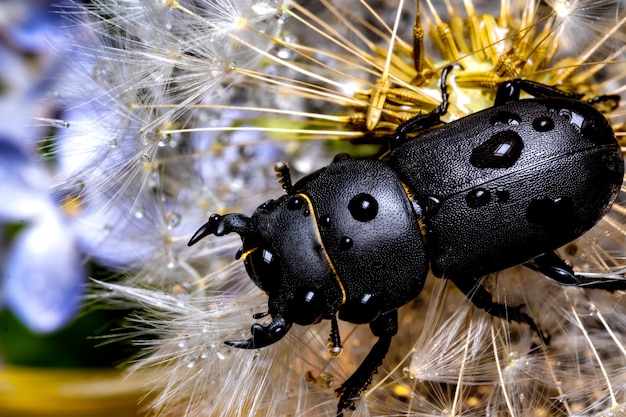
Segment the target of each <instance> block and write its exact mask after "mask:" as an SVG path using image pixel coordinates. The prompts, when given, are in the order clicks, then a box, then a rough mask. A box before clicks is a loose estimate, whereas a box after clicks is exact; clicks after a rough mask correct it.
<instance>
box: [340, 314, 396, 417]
mask: <svg viewBox="0 0 626 417" xmlns="http://www.w3.org/2000/svg"><path fill="white" fill-rule="evenodd" d="M370 329H371V330H372V333H373V334H374V336H378V341H376V343H375V344H374V346H373V347H372V349H371V350H370V352H369V353H368V354H367V356H366V357H365V359H364V360H363V362H361V365H359V367H358V368H357V370H356V371H354V373H353V374H352V375H351V376H350V378H348V379H347V380H346V381H345V382H344V383H343V384H341V386H340V387H339V388H337V389H336V390H335V392H336V393H337V395H338V396H340V397H339V404H338V405H337V417H341V416H343V410H354V408H355V405H354V402H355V400H356V398H358V397H359V394H361V392H362V391H363V390H364V389H365V388H366V387H367V386H368V385H369V383H370V382H371V381H372V376H373V375H374V374H375V373H377V371H378V367H379V366H380V365H382V363H383V359H384V358H385V356H386V355H387V352H388V351H389V346H391V339H392V338H393V336H394V335H395V334H396V333H397V332H398V312H397V310H393V311H390V312H389V313H386V314H382V315H381V316H379V317H378V318H377V319H376V320H374V321H373V322H371V323H370Z"/></svg>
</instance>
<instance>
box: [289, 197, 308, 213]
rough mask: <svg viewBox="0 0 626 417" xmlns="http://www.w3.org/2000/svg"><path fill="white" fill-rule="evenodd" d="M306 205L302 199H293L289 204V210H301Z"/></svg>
mask: <svg viewBox="0 0 626 417" xmlns="http://www.w3.org/2000/svg"><path fill="white" fill-rule="evenodd" d="M303 205H304V199H303V198H302V197H293V198H291V199H290V200H289V202H288V203H287V208H288V209H289V210H299V209H300V208H301V207H302V206H303Z"/></svg>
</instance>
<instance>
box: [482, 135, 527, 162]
mask: <svg viewBox="0 0 626 417" xmlns="http://www.w3.org/2000/svg"><path fill="white" fill-rule="evenodd" d="M522 149H524V141H523V140H522V138H521V137H520V135H519V134H518V133H517V132H514V131H512V130H503V131H500V132H497V133H495V134H494V135H493V136H491V137H490V138H489V139H487V140H486V141H485V142H483V143H481V144H480V145H478V146H477V147H476V148H474V149H472V154H471V156H470V164H472V165H473V166H475V167H476V168H510V167H512V166H513V165H514V164H515V162H517V160H518V159H519V157H520V156H521V154H522Z"/></svg>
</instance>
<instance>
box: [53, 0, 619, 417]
mask: <svg viewBox="0 0 626 417" xmlns="http://www.w3.org/2000/svg"><path fill="white" fill-rule="evenodd" d="M452 3H453V4H451V5H450V7H449V10H446V11H442V10H440V8H438V7H433V8H430V7H426V6H427V3H426V2H422V4H421V11H420V13H421V16H422V25H423V26H424V27H423V29H425V31H424V33H426V34H427V35H426V39H425V40H424V45H422V48H423V49H424V56H425V58H424V59H423V60H422V61H421V62H420V64H421V65H422V67H421V68H417V67H416V66H415V65H414V64H413V57H412V52H413V50H414V48H416V47H415V46H414V45H413V43H412V41H413V40H412V39H411V36H412V35H411V29H412V27H411V26H412V25H413V21H414V17H415V10H414V9H411V8H414V5H411V6H408V7H409V8H408V9H407V11H408V13H405V15H406V16H408V18H409V19H408V20H406V21H403V22H405V23H406V22H409V23H407V24H406V25H404V24H403V25H402V26H403V27H401V28H400V29H401V30H400V31H399V32H398V33H397V35H398V36H397V37H396V38H395V40H394V41H393V43H392V41H391V38H392V36H391V35H392V33H393V29H392V22H393V19H394V16H395V14H396V7H397V5H387V4H382V3H380V4H379V3H377V4H376V9H377V10H370V9H368V8H367V7H365V5H364V4H363V3H360V2H358V1H354V2H339V3H337V4H331V3H329V2H320V3H319V4H315V5H313V4H300V3H298V2H289V3H286V4H283V3H282V2H280V1H271V0H257V1H253V0H219V1H213V2H211V1H199V2H187V1H164V2H156V3H154V2H147V1H138V0H133V1H130V0H128V1H121V0H117V1H114V2H110V1H104V0H102V1H96V2H93V3H92V4H91V5H89V6H85V7H78V5H75V8H73V9H71V10H73V11H74V13H76V14H75V16H76V17H77V18H78V17H80V18H81V19H86V20H87V28H88V29H89V30H88V31H87V32H90V33H88V34H84V35H81V36H84V37H83V38H84V39H86V40H89V42H85V43H84V44H82V45H79V46H78V47H77V48H76V51H75V52H76V57H77V58H76V59H77V62H80V64H81V65H80V66H81V68H80V70H81V71H79V73H82V75H81V76H78V75H76V73H74V74H75V75H73V76H72V78H71V80H69V81H71V82H70V83H69V84H71V85H70V86H68V87H67V88H65V89H61V90H59V94H58V97H59V99H60V100H64V102H66V103H69V104H68V110H67V111H66V113H65V114H64V115H63V117H62V118H61V119H62V120H67V121H69V128H65V129H64V133H61V135H60V139H59V145H58V148H57V150H56V152H57V157H58V161H59V164H60V166H61V167H62V170H61V174H60V175H59V176H58V182H59V183H60V186H59V190H60V194H61V195H64V196H66V199H65V200H64V201H66V203H67V207H66V208H67V210H68V212H70V211H71V212H75V213H76V214H75V216H77V217H80V218H81V219H82V220H81V222H80V223H78V226H77V233H79V236H80V239H82V240H84V241H85V242H86V243H89V244H90V248H91V249H90V250H89V252H90V253H93V254H95V256H97V259H99V260H100V261H101V262H103V263H105V264H107V265H112V266H114V267H116V268H118V269H119V270H122V271H125V272H126V274H125V275H126V277H125V278H124V280H123V281H122V282H121V283H120V284H101V285H102V294H101V295H100V296H101V297H102V298H103V299H105V300H106V301H107V303H108V304H109V305H111V306H117V307H122V308H133V309H135V311H137V313H136V315H134V316H132V317H131V318H130V325H129V328H128V333H129V334H128V337H132V338H133V339H135V340H137V342H136V343H138V344H140V345H141V346H142V347H143V352H142V355H141V356H140V357H138V358H136V360H135V361H134V362H133V364H132V365H131V368H132V369H133V370H134V371H136V372H139V371H141V370H145V369H150V370H155V371H156V372H155V378H154V381H153V382H154V385H155V389H156V390H157V391H158V393H159V394H158V395H157V397H156V400H155V401H154V403H153V404H152V405H151V407H152V408H153V410H155V411H156V412H159V413H162V414H163V415H199V416H202V415H216V414H220V415H334V413H335V409H336V403H335V393H334V389H336V388H337V387H338V386H339V384H340V383H341V382H342V381H344V380H345V379H346V378H347V377H348V376H349V375H350V373H351V372H352V371H353V370H354V369H356V367H357V366H358V364H359V363H360V360H361V359H362V358H363V356H364V355H365V354H366V353H367V351H368V350H369V348H370V347H371V345H372V343H373V342H374V341H375V338H374V337H373V336H372V335H371V332H369V330H368V329H367V326H360V327H358V328H354V327H352V326H349V325H347V326H344V324H342V326H343V327H342V328H341V334H342V336H343V342H344V349H343V354H342V355H341V356H340V357H337V358H331V357H329V355H328V353H327V338H328V333H329V329H328V325H327V323H320V324H318V325H315V326H312V327H309V328H301V327H299V326H296V327H298V328H297V329H292V330H291V331H290V333H289V335H288V336H287V338H286V340H284V341H281V343H277V344H275V345H272V346H270V347H269V348H267V349H261V350H259V351H254V352H251V351H243V350H238V349H233V348H230V347H228V346H226V345H225V344H224V341H225V340H239V339H245V338H248V337H249V336H250V334H249V328H250V325H251V323H252V322H254V320H253V319H252V315H253V314H256V313H260V312H263V311H266V310H267V299H266V298H265V297H264V296H263V294H261V293H260V292H259V291H258V289H257V288H256V287H255V286H254V285H253V283H252V282H251V281H250V279H249V278H248V277H247V275H246V273H245V270H244V269H243V266H242V265H241V264H240V263H233V259H232V258H233V255H234V253H235V252H236V251H237V249H238V248H239V246H240V245H241V241H240V240H239V239H238V238H237V237H236V236H235V237H224V238H221V239H204V240H203V241H202V242H199V243H198V245H195V246H194V247H193V248H191V249H189V248H187V246H186V241H187V240H188V238H189V236H191V235H192V233H193V232H194V231H195V230H196V229H197V227H198V225H200V224H202V223H203V222H205V221H206V218H207V216H208V215H209V214H212V213H224V212H233V211H237V212H242V213H250V212H251V211H252V210H254V208H255V207H257V206H258V204H259V202H261V201H265V200H266V199H267V198H269V197H275V195H276V194H278V193H280V188H279V186H278V185H277V184H276V181H275V178H274V173H273V172H272V170H271V165H272V163H273V162H274V161H276V160H289V161H290V166H291V168H292V171H293V174H294V177H296V176H301V175H302V174H305V173H310V172H312V171H314V170H315V169H317V168H319V167H321V166H323V165H324V164H327V162H328V161H329V160H330V156H329V155H330V154H331V153H335V150H336V149H337V148H339V149H340V150H341V151H343V150H345V147H347V146H350V145H348V144H347V143H343V144H339V145H338V142H339V141H338V140H337V139H344V142H347V141H348V140H352V141H363V142H368V141H370V142H373V143H381V141H382V142H384V141H385V140H386V139H385V138H386V136H387V135H388V134H389V133H390V132H392V131H393V130H394V129H395V127H397V126H398V125H399V124H400V123H402V122H403V121H405V120H408V119H409V118H411V117H413V116H415V115H416V114H418V113H420V112H421V113H424V112H428V111H430V110H431V109H432V108H434V107H435V106H437V105H438V104H439V102H440V100H441V93H440V90H439V87H438V85H437V84H438V75H439V69H440V68H442V67H443V66H446V65H448V64H449V63H451V62H453V63H460V64H461V66H459V67H458V68H456V69H455V70H454V71H453V74H452V76H451V77H450V80H449V81H450V82H449V84H450V90H451V106H450V107H451V108H450V116H449V118H448V119H446V121H448V120H453V119H455V118H459V117H463V116H464V115H467V114H470V113H472V112H475V111H478V110H480V109H483V108H486V107H489V106H491V105H492V103H493V96H494V91H495V88H496V86H497V85H498V84H499V83H500V82H502V81H504V80H506V79H511V78H515V77H520V76H521V77H524V78H528V79H531V80H536V81H541V82H545V83H548V84H558V85H561V86H563V87H564V88H566V89H568V90H572V91H577V92H580V93H584V94H586V97H592V96H594V95H597V94H600V93H603V92H607V93H608V92H611V91H613V90H611V88H615V87H611V86H615V85H617V86H618V87H617V88H620V87H619V86H620V85H621V84H623V80H624V75H623V74H624V73H623V71H618V70H616V68H617V60H618V58H617V55H616V56H614V57H613V58H611V59H608V58H607V57H610V55H606V54H605V55H602V54H600V55H598V54H595V53H592V52H590V53H589V55H588V56H587V57H582V58H578V59H577V57H576V56H575V55H574V56H573V57H572V54H568V53H567V52H564V50H565V51H567V49H568V47H567V46H566V45H565V42H566V40H565V39H566V38H567V37H568V36H569V37H571V36H573V35H572V33H574V34H575V33H576V32H575V29H572V28H573V27H574V26H571V25H570V26H568V25H569V22H571V21H575V19H576V16H580V15H581V13H583V12H582V11H581V10H582V9H576V5H577V4H578V3H581V2H576V4H574V3H575V2H571V3H570V7H569V9H568V10H569V11H567V12H566V8H565V2H562V4H560V3H558V2H555V3H554V4H553V5H552V6H551V7H552V8H551V9H547V8H546V9H544V8H542V7H543V6H540V5H537V4H535V3H527V4H526V3H525V4H521V3H519V4H518V3H517V2H508V1H505V2H502V5H501V6H502V8H501V10H500V13H501V15H500V16H497V11H495V10H492V9H493V6H489V7H490V8H489V9H487V10H486V11H484V12H483V11H480V10H478V9H477V8H474V7H473V5H472V3H471V2H465V4H463V5H462V4H461V3H460V2H452ZM606 4H608V3H606ZM456 6H459V7H456ZM589 7H591V6H589ZM557 9H558V10H557ZM611 10H614V11H615V10H618V9H615V8H613V9H611ZM618 11H619V10H618ZM577 13H578V15H577ZM618 14H619V13H618ZM586 15H587V16H590V14H589V12H588V11H587V14H586ZM603 16H604V17H606V13H605V14H603ZM438 22H441V23H442V24H444V25H447V26H448V27H447V28H445V27H438V25H439V23H438ZM602 22H603V23H602V24H601V25H599V26H598V27H602V28H609V30H611V29H614V28H616V27H617V29H616V33H617V32H618V30H619V26H618V25H619V19H617V20H608V21H607V20H606V19H605V20H603V21H602ZM607 22H608V23H607ZM594 33H596V34H597V31H596V32H594ZM447 34H449V35H447ZM616 36H617V37H619V35H616ZM79 39H81V38H79ZM597 39H598V36H597V35H594V36H593V37H589V39H585V40H586V41H588V42H587V45H588V44H593V42H594V41H596V40H597ZM599 43H601V41H599ZM592 49H593V48H592ZM600 49H602V48H599V49H598V50H600ZM455 51H456V52H455ZM589 51H591V49H589ZM601 52H602V53H605V52H606V50H603V51H601ZM387 57H391V59H389V60H387ZM591 57H593V58H591ZM387 62H389V63H387ZM595 63H597V65H598V67H595V66H594V65H595ZM587 70H588V71H587ZM605 70H606V72H610V71H611V70H613V71H615V73H616V74H617V75H615V76H612V77H611V79H610V80H609V82H607V83H596V82H595V80H596V79H597V75H598V73H599V72H603V71H605ZM385 74H387V75H386V77H387V78H386V79H385ZM76 77H78V78H76ZM81 81H82V82H81ZM85 95H87V96H88V97H91V99H90V100H89V102H88V103H87V104H77V103H78V102H77V101H75V99H76V98H78V97H80V96H85ZM372 109H374V110H375V111H374V110H372ZM623 109H624V107H623V104H622V106H621V107H620V108H619V109H618V110H617V111H615V112H612V113H611V115H610V117H614V116H613V115H614V114H615V113H620V112H622V113H623ZM374 113H379V117H378V118H376V117H373V116H372V114H374ZM65 116H67V117H65ZM62 132H63V131H62ZM320 139H333V140H334V141H333V142H331V141H326V142H327V144H322V140H320ZM328 143H330V144H329V145H328ZM327 145H328V146H329V147H332V149H330V150H329V149H328V148H326V147H325V146H327ZM348 149H349V151H350V152H352V151H353V150H354V151H355V152H358V149H359V148H357V147H350V148H348ZM378 149H379V148H378ZM620 207H621V205H618V207H617V208H616V209H615V210H613V211H612V212H611V213H610V215H609V216H608V217H607V218H606V219H605V220H603V221H602V223H601V224H600V225H598V227H597V228H595V229H593V231H592V232H591V233H590V234H589V235H585V236H583V237H582V238H581V239H579V240H577V241H576V242H573V243H572V245H573V246H571V247H570V248H569V249H568V247H566V248H563V249H562V250H561V253H562V255H563V256H564V257H565V258H566V259H567V260H568V261H569V262H571V263H572V264H573V265H574V267H575V269H576V270H577V271H585V272H588V271H595V272H596V273H598V274H607V273H614V272H617V271H619V270H620V268H623V265H624V262H623V260H624V254H623V248H624V242H623V239H624V236H625V235H626V233H624V231H623V230H622V228H621V224H622V223H623V216H624V214H623V209H620ZM620 210H622V212H620ZM607 233H608V234H607ZM536 275H537V274H535V273H533V272H532V271H527V270H525V269H523V268H514V269H511V270H508V271H504V272H502V273H499V274H497V275H496V276H493V277H489V278H488V279H486V281H485V282H484V284H485V285H486V286H487V287H488V288H489V289H490V291H492V292H493V294H494V298H495V299H496V300H498V301H499V302H502V303H506V304H511V305H517V304H524V311H527V312H528V313H529V314H530V315H531V316H532V317H535V318H536V319H537V321H539V325H540V326H541V328H542V329H545V330H546V331H547V332H549V333H550V335H551V336H552V341H551V345H550V347H541V346H539V347H538V345H537V341H536V340H535V339H536V337H535V336H536V335H533V334H532V332H531V331H530V329H527V328H526V327H524V326H520V325H517V324H515V323H513V324H509V323H507V322H504V321H500V320H495V319H492V318H491V317H489V316H487V315H486V314H484V313H483V312H482V311H477V310H476V309H475V308H474V307H473V306H472V304H471V303H469V302H468V301H467V300H465V298H464V296H463V295H462V294H460V293H459V292H458V291H457V290H456V289H454V288H453V286H452V285H451V284H446V282H445V281H444V280H437V279H435V278H434V277H429V279H428V280H427V284H426V288H425V289H424V291H423V292H422V293H421V294H420V297H419V298H418V300H416V301H415V302H414V303H411V305H408V306H406V307H405V308H403V309H402V310H401V312H400V313H401V314H400V331H399V333H398V336H396V337H395V338H394V341H393V346H392V350H391V351H390V352H389V354H388V355H387V358H386V360H385V363H384V364H383V366H382V367H381V368H380V372H379V374H378V375H377V376H376V377H375V378H374V380H373V383H372V385H371V390H370V391H368V392H367V393H366V395H364V397H363V398H364V400H363V401H361V402H360V403H359V404H358V408H357V410H356V411H355V413H354V415H370V414H371V415H387V414H390V413H395V414H402V415H404V414H407V413H409V412H410V413H415V414H416V415H446V416H448V415H480V414H485V413H488V412H489V413H492V414H493V415H498V414H505V413H509V414H514V415H529V414H532V413H535V415H541V413H543V414H544V415H575V414H576V413H578V410H580V413H581V414H583V413H586V415H589V414H593V413H597V412H600V410H606V409H608V408H610V407H611V402H610V401H609V400H607V399H610V398H612V397H611V396H612V395H613V398H617V399H618V401H621V400H622V398H621V397H620V395H622V394H621V391H620V389H618V388H616V387H622V386H624V381H623V377H620V376H619V375H618V372H612V373H611V372H608V373H607V376H606V377H604V375H602V373H601V372H600V371H599V370H598V369H599V365H600V364H605V365H606V368H610V367H614V368H615V369H618V370H623V368H624V355H623V354H622V353H621V352H618V353H611V352H615V350H616V349H615V346H616V345H617V342H616V340H615V338H617V340H620V339H619V337H618V336H616V335H621V334H623V332H624V331H626V326H625V324H624V319H623V317H626V314H624V315H621V314H622V313H623V308H622V307H621V306H622V304H623V302H622V301H621V298H620V295H619V294H609V293H605V292H596V291H584V290H581V289H579V288H571V289H570V288H560V287H556V286H555V285H552V284H550V283H546V282H545V280H542V278H541V277H538V276H536ZM592 306H593V307H594V308H592V309H591V310H590V307H592ZM592 310H594V311H592ZM601 318H603V319H605V321H606V323H610V324H608V325H605V324H604V322H603V321H602V320H601ZM261 322H262V323H265V322H263V321H262V320H261ZM581 323H582V324H581ZM265 324H266V323H265ZM592 347H593V348H592ZM594 349H596V352H595V353H594ZM597 352H600V354H598V353H597ZM598 358H601V359H600V360H599V359H598ZM537 381H539V382H537ZM554 398H559V399H560V401H557V400H554Z"/></svg>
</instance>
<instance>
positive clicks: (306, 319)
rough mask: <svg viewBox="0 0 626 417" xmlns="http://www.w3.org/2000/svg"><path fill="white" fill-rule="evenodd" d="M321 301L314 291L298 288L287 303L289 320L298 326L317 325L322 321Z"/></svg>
mask: <svg viewBox="0 0 626 417" xmlns="http://www.w3.org/2000/svg"><path fill="white" fill-rule="evenodd" d="M322 308H323V303H322V299H321V297H320V296H319V294H317V293H316V292H315V291H314V290H312V289H308V288H298V289H297V290H296V293H295V294H294V296H293V298H292V299H291V301H290V303H289V319H290V320H293V322H294V323H296V324H300V325H306V324H313V323H317V322H318V321H320V320H321V319H322Z"/></svg>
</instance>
